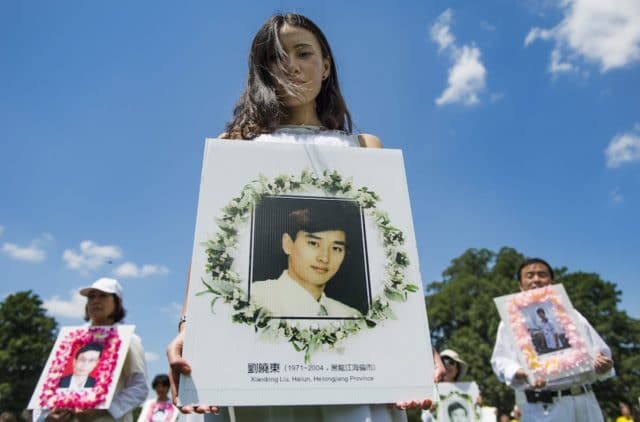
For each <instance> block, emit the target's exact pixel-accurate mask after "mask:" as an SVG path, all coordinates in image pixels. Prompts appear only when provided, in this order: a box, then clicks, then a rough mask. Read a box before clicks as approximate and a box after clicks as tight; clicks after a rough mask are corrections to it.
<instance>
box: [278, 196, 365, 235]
mask: <svg viewBox="0 0 640 422" xmlns="http://www.w3.org/2000/svg"><path fill="white" fill-rule="evenodd" d="M354 212H355V213H357V212H358V208H357V207H354V206H353V205H351V204H344V203H336V202H334V201H316V203H315V204H313V205H312V206H309V207H305V208H302V209H298V210H294V211H291V212H290V213H289V215H288V217H287V223H286V227H285V232H286V233H287V234H288V235H289V237H291V239H292V240H294V241H295V240H296V236H297V234H298V232H300V231H305V232H307V233H317V232H323V231H328V230H340V231H343V232H344V234H345V237H346V238H347V241H348V240H349V232H350V231H351V230H350V229H349V222H350V221H353V219H351V218H352V217H353V216H352V215H350V213H354Z"/></svg>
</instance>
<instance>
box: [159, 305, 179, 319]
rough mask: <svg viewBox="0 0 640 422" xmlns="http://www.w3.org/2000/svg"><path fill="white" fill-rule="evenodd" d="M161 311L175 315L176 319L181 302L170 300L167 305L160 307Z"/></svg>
mask: <svg viewBox="0 0 640 422" xmlns="http://www.w3.org/2000/svg"><path fill="white" fill-rule="evenodd" d="M160 310H161V311H162V312H165V313H167V314H169V315H171V316H175V317H176V321H177V320H178V316H179V315H181V314H182V304H181V303H178V302H171V303H170V304H168V305H167V306H165V307H163V308H162V309H160Z"/></svg>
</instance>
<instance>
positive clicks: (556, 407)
mask: <svg viewBox="0 0 640 422" xmlns="http://www.w3.org/2000/svg"><path fill="white" fill-rule="evenodd" d="M575 316H576V320H577V321H578V322H579V323H580V324H581V325H582V328H583V330H584V332H585V337H586V338H585V339H584V340H585V343H586V346H587V348H588V349H589V350H590V351H593V352H595V353H598V352H599V353H602V354H604V355H606V356H608V357H611V349H609V346H607V345H606V343H605V342H604V340H602V337H600V335H599V334H598V333H597V332H596V330H594V329H593V327H592V326H591V324H589V321H587V320H586V318H585V317H583V316H582V314H580V313H579V312H578V311H575ZM491 366H492V367H493V372H494V373H495V374H496V376H497V377H498V379H499V380H500V381H502V382H504V383H505V384H507V385H508V386H510V387H511V388H513V389H514V390H515V392H516V404H517V405H518V407H519V408H520V410H521V411H522V415H523V417H522V419H521V421H523V422H530V421H567V422H601V421H603V417H602V411H601V410H600V406H599V405H598V401H597V400H596V397H595V395H594V394H593V392H588V393H584V394H580V395H577V396H562V397H559V398H554V402H553V403H552V404H544V403H529V402H527V399H526V397H525V394H524V390H525V389H526V388H528V385H527V384H526V383H525V382H519V381H518V380H516V379H515V374H516V371H518V369H520V368H521V365H520V364H519V363H518V358H517V354H516V346H515V345H513V344H511V343H509V339H508V338H507V333H506V330H505V327H504V325H503V323H502V322H500V325H499V326H498V334H497V336H496V344H495V346H494V348H493V354H492V355H491ZM614 374H615V373H614V370H613V369H611V371H610V372H608V373H606V374H603V375H596V373H595V371H592V372H588V373H584V374H580V375H575V376H568V377H564V378H560V379H556V380H552V381H549V382H548V383H547V385H546V386H545V388H544V389H543V390H544V391H559V390H564V389H567V388H570V387H571V386H576V385H583V384H590V383H592V382H594V381H597V380H599V379H605V378H609V377H611V376H613V375H614ZM545 407H546V408H545Z"/></svg>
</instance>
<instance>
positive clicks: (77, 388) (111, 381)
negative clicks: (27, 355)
mask: <svg viewBox="0 0 640 422" xmlns="http://www.w3.org/2000/svg"><path fill="white" fill-rule="evenodd" d="M134 329H135V326H133V325H113V326H105V327H89V326H85V327H62V328H61V329H60V333H59V334H58V337H57V339H56V342H55V344H54V346H53V349H52V350H51V353H50V354H49V358H48V360H47V363H46V365H45V367H44V369H43V371H42V374H41V375H40V379H39V381H38V384H37V386H36V389H35V391H34V392H33V395H32V396H31V400H30V402H29V405H28V408H29V409H54V408H72V409H106V408H108V407H109V405H110V403H111V399H112V397H113V394H114V392H115V386H116V383H117V381H118V377H119V375H120V371H121V370H122V366H123V364H124V359H125V357H126V355H127V353H126V352H127V349H128V348H129V342H130V340H131V335H132V334H133V331H134Z"/></svg>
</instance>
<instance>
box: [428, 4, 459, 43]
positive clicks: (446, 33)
mask: <svg viewBox="0 0 640 422" xmlns="http://www.w3.org/2000/svg"><path fill="white" fill-rule="evenodd" d="M452 19H453V11H452V10H451V9H447V10H445V11H444V12H442V14H441V15H440V16H438V19H436V22H435V23H434V24H433V26H432V27H431V31H429V33H430V34H431V39H432V40H433V41H434V42H435V43H436V44H438V48H439V49H440V51H442V50H445V49H447V48H448V47H450V46H451V45H452V44H453V43H454V42H455V41H456V38H455V37H454V36H453V34H452V33H451V31H450V29H449V27H450V26H451V20H452Z"/></svg>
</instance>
